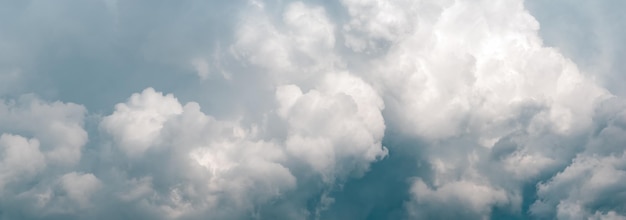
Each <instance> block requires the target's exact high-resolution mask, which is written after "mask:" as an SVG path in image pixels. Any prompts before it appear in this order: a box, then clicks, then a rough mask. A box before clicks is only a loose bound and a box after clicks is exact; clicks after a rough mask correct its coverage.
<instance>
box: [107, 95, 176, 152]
mask: <svg viewBox="0 0 626 220" xmlns="http://www.w3.org/2000/svg"><path fill="white" fill-rule="evenodd" d="M182 111H183V107H182V106H181V105H180V103H178V100H177V99H176V98H174V96H173V95H171V94H168V95H165V96H163V94H162V93H160V92H156V91H154V89H152V88H148V89H145V90H144V91H143V92H142V93H141V94H133V96H131V97H130V99H129V100H128V103H120V104H117V105H116V106H115V112H114V113H113V114H112V115H110V116H107V117H105V118H103V119H102V123H101V126H102V128H103V129H104V130H105V131H106V132H108V133H110V134H111V135H112V136H113V138H114V139H115V140H116V142H117V143H118V144H119V145H118V146H119V147H120V148H121V149H122V150H123V151H124V152H125V153H126V154H127V155H129V156H131V157H136V156H140V155H141V154H142V153H143V152H144V151H146V150H147V149H148V148H149V147H151V146H153V145H155V144H158V142H159V141H160V140H159V135H160V132H161V128H162V127H163V123H165V121H167V119H168V118H170V117H173V116H176V115H179V114H181V113H182Z"/></svg>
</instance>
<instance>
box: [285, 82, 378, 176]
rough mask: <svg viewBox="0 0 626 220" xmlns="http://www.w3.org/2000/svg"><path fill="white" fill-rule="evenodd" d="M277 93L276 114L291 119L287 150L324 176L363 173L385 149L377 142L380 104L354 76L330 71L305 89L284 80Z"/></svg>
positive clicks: (366, 86)
mask: <svg viewBox="0 0 626 220" xmlns="http://www.w3.org/2000/svg"><path fill="white" fill-rule="evenodd" d="M276 96H277V100H278V102H279V115H280V116H281V117H282V118H284V119H285V120H286V121H287V122H288V125H289V127H288V132H289V136H288V137H287V140H286V147H287V150H288V151H289V152H290V153H291V154H293V155H295V156H296V157H298V158H302V159H303V160H304V161H307V163H308V164H309V165H311V166H312V167H313V169H314V170H316V171H317V172H319V173H321V174H323V175H324V176H325V178H332V177H333V176H334V175H337V173H338V174H339V175H345V174H341V173H350V172H351V170H353V169H356V171H357V172H359V173H360V174H359V175H361V174H362V173H363V172H364V171H367V169H368V167H369V163H371V162H373V161H376V160H377V159H379V158H382V157H385V156H386V155H387V149H386V148H384V147H382V146H381V141H382V137H383V133H384V129H385V124H384V120H383V118H382V115H381V113H380V111H381V110H382V109H383V108H384V104H383V102H382V99H381V98H380V97H378V94H377V93H376V91H374V89H373V88H372V87H370V86H369V85H368V84H367V83H365V82H363V81H362V80H360V79H359V78H358V77H355V76H352V75H350V74H348V73H338V74H329V75H327V76H326V77H325V79H324V80H323V83H322V85H320V86H319V88H317V89H314V90H311V91H309V92H307V93H303V92H302V91H301V89H300V88H299V87H297V86H295V85H286V86H281V87H279V88H278V90H277V91H276ZM341 163H347V164H341ZM345 166H347V167H345Z"/></svg>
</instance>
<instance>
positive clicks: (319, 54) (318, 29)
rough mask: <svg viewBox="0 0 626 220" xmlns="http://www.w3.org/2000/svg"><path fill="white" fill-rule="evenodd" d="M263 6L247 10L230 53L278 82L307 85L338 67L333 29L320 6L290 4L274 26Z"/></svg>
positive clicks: (299, 3) (300, 3)
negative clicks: (325, 72)
mask: <svg viewBox="0 0 626 220" xmlns="http://www.w3.org/2000/svg"><path fill="white" fill-rule="evenodd" d="M263 9H264V6H263V4H262V3H260V5H254V6H252V7H250V9H249V11H247V12H248V13H249V14H250V15H249V16H246V17H244V18H243V21H242V25H241V26H240V27H239V28H238V29H237V30H236V35H235V39H236V40H235V42H234V44H233V45H232V46H231V48H230V49H231V51H232V52H233V54H234V55H235V56H236V57H237V58H239V59H242V60H244V61H246V62H249V63H250V64H253V65H255V66H257V67H259V68H261V69H264V70H265V71H267V72H268V73H269V74H270V75H271V76H273V78H274V79H275V81H276V82H278V83H293V82H297V83H307V80H308V81H314V79H315V78H317V77H316V75H317V74H320V73H322V72H324V71H327V70H329V69H332V68H333V67H334V66H337V65H339V66H341V62H340V61H339V60H338V58H337V57H336V56H335V55H334V53H333V51H334V48H335V26H334V24H333V23H332V22H331V21H330V20H329V19H328V18H327V16H326V13H325V11H324V9H323V8H321V7H319V6H318V7H314V6H307V5H305V4H304V3H302V2H293V3H289V4H288V5H287V6H286V7H285V12H284V14H282V17H281V18H282V19H280V20H281V21H282V22H280V23H278V22H277V23H273V22H272V17H271V16H270V15H268V14H267V13H266V12H265V10H263Z"/></svg>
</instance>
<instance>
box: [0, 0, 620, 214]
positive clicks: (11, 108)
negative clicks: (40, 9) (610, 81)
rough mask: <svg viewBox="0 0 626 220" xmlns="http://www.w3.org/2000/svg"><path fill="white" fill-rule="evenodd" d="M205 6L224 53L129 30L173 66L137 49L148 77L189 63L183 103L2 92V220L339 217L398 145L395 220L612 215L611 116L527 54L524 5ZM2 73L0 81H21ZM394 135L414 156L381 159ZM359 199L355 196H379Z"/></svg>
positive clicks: (616, 148)
mask: <svg viewBox="0 0 626 220" xmlns="http://www.w3.org/2000/svg"><path fill="white" fill-rule="evenodd" d="M111 2H113V3H111ZM190 4H191V3H190ZM220 4H222V3H220ZM103 5H104V6H107V7H105V8H106V10H107V13H104V15H102V16H104V17H105V18H104V19H103V20H107V19H112V20H115V25H113V26H114V27H119V28H120V30H119V31H120V32H124V31H129V30H128V29H129V27H128V26H120V24H119V20H120V19H121V20H124V19H128V18H127V17H124V16H128V15H125V14H124V13H127V12H125V11H124V10H125V9H128V10H131V9H136V8H133V7H138V6H137V5H134V4H132V3H123V2H117V1H106V4H103ZM191 5H194V6H197V5H201V3H198V2H194V3H193V4H191ZM220 6H221V7H224V8H225V9H229V10H230V9H232V10H234V9H233V8H237V10H235V11H237V16H235V18H234V19H235V20H234V21H230V20H229V21H224V23H223V24H220V25H223V26H224V27H225V26H228V25H230V26H229V28H230V29H228V31H230V32H229V33H224V34H225V35H227V37H225V38H227V39H228V40H224V39H222V38H219V37H217V34H215V33H213V35H216V36H214V38H211V39H209V40H207V41H210V43H206V44H210V45H212V46H210V49H207V48H201V47H200V46H198V48H195V46H189V47H187V46H186V45H187V44H185V43H178V44H174V43H171V42H169V41H168V42H164V43H163V45H161V46H162V47H161V46H158V47H157V46H154V44H158V43H155V42H158V39H160V37H161V36H162V35H159V33H161V32H167V31H165V30H167V29H166V28H163V29H164V30H160V29H158V28H154V27H153V26H154V23H153V21H143V22H144V23H141V22H142V21H137V22H138V24H142V25H143V26H146V27H147V28H153V29H150V30H151V31H154V33H153V34H152V35H148V36H150V37H149V39H151V41H150V43H146V44H143V45H144V46H146V45H148V46H150V45H153V46H152V47H155V48H152V49H145V48H144V49H145V50H144V51H142V53H146V51H148V52H150V51H152V52H155V53H164V54H167V53H168V52H171V54H170V55H171V56H172V58H171V60H170V58H164V59H161V58H160V55H146V54H143V55H142V56H144V59H147V60H149V62H156V63H158V64H155V66H157V65H160V66H157V67H151V68H147V70H150V71H154V70H155V69H158V68H164V66H167V68H170V65H174V66H176V65H178V63H179V61H180V60H185V59H187V58H189V59H188V60H187V61H188V62H186V63H185V65H186V66H185V68H181V69H184V70H180V71H190V68H189V65H191V67H192V68H191V70H193V71H195V72H196V74H197V76H196V77H197V78H198V79H200V80H198V81H199V82H195V83H193V85H190V86H189V88H185V89H178V90H177V91H174V92H173V93H163V92H160V91H157V90H156V89H154V88H153V86H151V85H150V83H144V82H156V81H149V80H148V81H142V83H137V85H141V88H140V89H137V87H136V85H135V86H134V87H133V89H135V90H134V91H139V90H142V89H143V91H142V92H138V93H134V94H132V95H130V97H129V98H128V99H127V100H126V101H123V102H120V101H121V100H117V101H116V102H120V103H117V104H116V105H114V106H113V107H110V108H108V109H105V110H98V109H96V110H92V109H90V113H88V112H87V108H86V107H84V106H82V105H78V104H74V103H69V102H60V101H57V102H47V101H44V100H45V99H46V98H38V97H37V96H35V95H22V96H20V97H19V98H4V97H3V99H1V100H0V134H1V136H0V198H1V199H0V219H5V218H9V219H10V218H15V217H16V216H22V217H24V218H34V219H40V218H44V219H47V218H51V219H56V218H76V219H80V218H83V219H84V218H88V219H90V218H91V219H93V218H96V219H98V218H99V217H98V216H101V215H102V214H105V213H110V212H111V211H112V210H117V211H116V213H119V215H116V216H117V217H119V218H148V219H207V218H208V219H241V218H244V219H247V218H256V219H268V218H269V219H273V218H278V219H281V218H287V219H309V218H318V219H323V218H328V219H334V218H341V216H338V215H336V216H333V215H332V213H334V212H332V210H333V209H341V208H342V207H341V205H346V204H343V203H340V201H339V200H337V201H336V200H335V198H334V196H335V195H337V194H341V193H342V192H344V190H345V191H348V190H347V189H345V188H344V187H349V186H351V185H350V184H351V183H353V182H358V181H360V179H364V180H367V179H368V178H367V175H368V172H370V170H371V169H374V168H373V167H374V166H375V165H376V163H382V162H384V161H385V160H396V159H397V158H396V157H393V156H394V153H396V152H401V151H400V149H410V150H409V151H410V152H417V153H415V155H416V156H415V158H412V159H411V160H410V161H411V162H410V163H409V164H402V166H405V167H404V168H403V169H407V168H406V167H409V168H408V169H410V170H402V169H401V168H400V167H398V169H394V170H388V171H382V172H383V173H386V172H389V173H396V172H397V173H402V172H406V173H410V174H403V175H400V176H403V177H404V179H401V180H389V181H390V184H391V181H400V182H405V183H406V182H408V186H407V187H405V188H399V189H397V190H404V191H403V192H402V194H403V195H405V196H403V197H402V198H400V199H399V200H402V201H391V202H389V203H394V202H395V203H398V204H402V205H401V206H402V207H400V209H401V212H402V214H400V215H397V214H396V215H395V216H396V217H397V216H400V217H402V218H407V219H438V218H449V219H452V218H466V219H490V218H498V217H499V218H504V217H502V216H505V217H506V216H508V217H517V218H537V219H554V218H556V219H624V218H626V217H625V216H626V207H625V206H624V204H626V197H625V196H624V195H623V194H624V192H626V188H625V187H624V186H623V184H622V183H623V182H624V181H626V172H625V171H624V169H625V167H626V158H625V157H624V150H625V148H624V146H623V143H625V141H626V139H624V137H626V136H625V135H624V134H626V114H624V112H626V111H624V109H625V107H626V104H625V103H626V102H625V101H624V100H623V97H618V96H616V95H613V94H611V93H610V92H609V91H607V90H606V89H605V88H603V87H602V86H600V85H599V84H597V83H596V82H595V80H596V79H595V78H594V77H593V75H592V74H593V73H583V72H581V71H580V70H579V69H578V67H577V65H576V64H575V63H574V62H573V61H571V60H569V59H568V58H566V57H565V56H563V55H562V54H561V53H560V52H559V50H557V49H555V48H550V47H546V46H544V44H543V42H542V39H541V38H540V36H539V33H538V32H539V26H540V24H539V22H538V21H537V20H535V18H534V17H533V16H532V15H531V14H530V12H528V11H527V10H526V8H525V5H524V2H523V1H522V0H506V1H497V2H494V1H470V0H457V1H428V0H419V1H405V0H397V1H382V0H366V1H354V0H343V1H341V2H339V3H336V4H330V3H329V4H321V3H319V2H309V1H306V2H300V1H289V2H282V1H247V2H243V3H232V5H231V4H230V3H229V4H225V5H220ZM33 7H34V6H33ZM159 7H165V6H163V5H160V6H159ZM185 7H186V6H185ZM185 7H183V6H180V8H179V9H180V10H181V11H185V13H183V14H185V15H180V16H172V17H167V19H171V21H169V20H168V22H171V23H172V24H179V26H176V27H170V26H169V23H168V26H167V27H168V28H173V31H172V32H173V33H176V32H177V31H178V32H180V35H185V33H196V32H194V31H195V28H197V27H195V26H194V25H190V26H193V28H190V29H194V31H192V30H188V29H186V28H184V27H185V24H186V23H185V22H189V21H191V20H193V21H197V22H200V21H203V22H207V24H209V23H210V24H212V23H211V22H209V20H211V19H212V18H204V17H203V16H205V14H206V13H200V15H198V14H195V13H197V12H196V11H195V10H192V9H188V8H185ZM183 9H184V10H183ZM33 10H34V9H33ZM159 10H163V9H162V8H159ZM141 13H147V12H143V11H142V12H141ZM177 13H182V12H177ZM205 19H206V20H205ZM159 22H160V21H156V23H159ZM203 24H205V23H203ZM142 25H137V26H132V27H133V28H139V29H141V28H142V27H143V26H142ZM151 25H152V26H151ZM156 26H158V25H156ZM199 26H200V25H199ZM122 27H124V28H127V29H123V28H122ZM220 27H222V26H220ZM133 28H130V29H133ZM70 29H71V28H70ZM122 29H123V30H122ZM116 30H117V29H116ZM224 30H227V28H224ZM169 31H171V30H169ZM148 32H149V31H148ZM115 33H118V32H115ZM168 33H170V32H168ZM163 34H165V33H163ZM140 35H141V34H136V35H133V34H129V35H119V36H118V35H115V34H111V36H112V37H111V38H112V39H109V40H112V42H114V41H115V40H114V39H135V37H136V36H140ZM163 36H171V37H173V38H176V37H179V35H177V34H171V35H167V34H165V35H163ZM124 37H126V38H124ZM107 39H108V38H107ZM190 39H191V38H190ZM193 40H195V39H193ZM3 41H6V39H3V38H1V37H0V45H3V44H2V43H3ZM16 45H17V46H16V47H18V48H19V47H22V45H21V44H16ZM214 45H218V46H214ZM119 47H121V46H119V45H118V48H119ZM68 48H69V49H66V50H68V51H71V50H72V48H71V47H68ZM172 48H176V49H172ZM202 50H206V51H202ZM33 51H35V52H36V51H37V50H33ZM60 51H61V52H59V54H61V53H63V51H64V50H60ZM107 51H108V50H107ZM163 51H166V52H163ZM181 51H182V52H181ZM109 52H110V51H109ZM105 54H106V53H105ZM103 56H104V55H103ZM1 57H3V56H0V58H1ZM24 57H28V56H24ZM125 58H127V59H136V58H133V57H132V56H128V57H125ZM24 59H25V58H24ZM163 60H166V61H165V63H166V64H162V63H160V62H162V61H163ZM84 62H91V61H90V60H88V59H85V60H84ZM20 63H29V62H26V61H24V62H20ZM172 63H174V64H172ZM1 65H3V63H0V67H4V66H1ZM124 65H130V64H124ZM120 66H123V65H120ZM11 68H14V67H11ZM77 68H78V67H77ZM167 68H165V69H167ZM171 68H174V69H176V68H179V66H177V67H171ZM19 69H20V71H18V72H16V71H11V72H10V75H6V76H4V75H0V79H8V78H7V77H11V79H13V78H15V79H20V80H26V79H28V77H26V76H27V75H24V76H22V75H20V74H21V73H22V72H28V68H19ZM78 69H80V68H78ZM122 69H123V68H122ZM136 69H137V70H143V71H145V70H146V69H141V68H139V67H136ZM167 70H170V69H167ZM0 71H4V70H3V69H2V68H0ZM177 71H178V70H177ZM216 73H221V74H222V76H223V78H220V77H212V76H213V75H214V74H216ZM158 76H160V75H157V74H155V75H154V77H155V78H158ZM185 76H191V75H185ZM130 77H131V76H129V78H130ZM132 77H136V76H134V75H133V76H132ZM142 77H144V78H150V77H152V76H150V77H145V76H142ZM165 80H167V79H165ZM20 82H21V81H20ZM169 83H170V82H167V83H166V84H169ZM171 83H172V84H175V83H178V81H172V82H171ZM146 84H147V85H148V86H146ZM157 84H158V83H157ZM0 85H4V83H2V82H0ZM133 85H134V84H133ZM146 87H147V88H146ZM154 87H155V88H158V87H157V86H154ZM167 90H168V89H165V90H163V91H167ZM207 91H209V92H207ZM216 91H217V92H216ZM227 91H235V92H232V94H231V93H229V92H227ZM1 94H10V93H9V92H7V91H5V90H3V89H0V95H1ZM179 94H180V95H179ZM190 94H200V95H190ZM7 97H10V96H9V95H7ZM44 97H46V96H44ZM103 97H104V96H103ZM190 97H191V98H190ZM190 99H191V100H193V101H190ZM194 99H197V100H194ZM181 100H184V101H181ZM207 100H209V101H207ZM221 103H230V104H228V105H227V104H224V105H222V104H221ZM232 103H235V104H232ZM251 103H253V104H251ZM254 103H256V105H254ZM201 106H202V108H201ZM233 106H235V107H237V108H240V107H242V106H243V108H253V109H247V110H245V111H242V110H240V109H236V108H234V109H230V107H233ZM252 106H253V107H252ZM224 109H225V110H224ZM213 111H215V113H213ZM97 112H106V113H97ZM223 112H227V113H223ZM386 132H387V133H386ZM389 133H392V135H387V134H389ZM94 137H95V138H94ZM398 137H400V139H403V140H404V139H406V140H411V141H412V142H411V143H408V144H406V145H408V146H396V145H394V144H396V143H404V142H399V141H394V140H390V138H398ZM383 143H385V144H383ZM387 143H391V144H387ZM383 145H384V146H383ZM396 149H398V150H397V151H396ZM424 167H425V168H424ZM379 169H382V168H379ZM415 170H420V172H414V171H415ZM424 170H426V171H424ZM382 181H386V180H382ZM357 184H364V186H361V187H364V189H367V190H366V191H367V192H368V193H371V194H376V191H377V188H376V187H379V186H374V185H371V186H370V185H367V184H366V183H357ZM338 198H341V196H338ZM607 198H610V199H607ZM368 202H369V203H366V202H363V203H362V204H371V203H376V202H377V201H368ZM382 202H388V201H381V203H382ZM335 203H337V204H335ZM25 204H31V206H32V211H27V210H26V208H24V207H25V206H24V205H25ZM359 204H361V203H359ZM349 206H358V205H354V204H350V205H346V207H349ZM365 209H368V210H375V209H374V208H371V207H367V208H364V210H365ZM372 212H375V211H372ZM329 213H330V214H329ZM374 214H376V213H374ZM374 214H372V215H374ZM389 216H392V215H391V214H389V215H388V216H387V218H394V217H389ZM343 217H344V218H345V216H343Z"/></svg>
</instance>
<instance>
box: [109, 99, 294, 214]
mask: <svg viewBox="0 0 626 220" xmlns="http://www.w3.org/2000/svg"><path fill="white" fill-rule="evenodd" d="M131 109H132V110H131ZM101 126H102V127H103V128H104V131H106V132H107V133H109V134H110V135H111V136H112V137H113V139H114V140H115V142H114V145H115V146H116V147H117V148H119V149H120V150H121V152H123V153H125V154H129V153H130V154H129V156H132V157H131V161H133V163H136V164H142V163H145V164H149V166H153V167H152V168H149V169H148V170H142V171H141V172H142V173H141V175H142V176H141V177H140V178H139V179H135V178H133V179H128V180H126V181H127V183H128V184H129V188H128V193H123V194H121V196H120V198H121V199H123V200H127V201H129V200H132V201H141V200H146V199H147V200H148V201H151V202H150V203H153V204H154V205H151V206H152V207H151V208H152V209H154V210H157V211H158V212H160V213H163V214H164V215H165V216H168V217H169V218H188V217H191V216H196V217H197V215H201V214H206V213H215V218H220V217H219V216H222V217H224V216H231V217H232V216H233V215H234V216H236V215H237V214H239V215H243V214H245V213H248V212H251V211H252V210H253V208H254V206H255V205H256V204H258V203H263V202H266V201H268V200H269V199H271V198H275V197H276V196H279V195H280V194H281V193H284V191H286V190H289V189H291V188H293V187H294V185H295V183H296V180H295V178H294V177H293V176H292V174H291V173H290V171H289V170H288V169H287V168H286V167H284V166H283V165H282V164H281V162H282V161H284V160H285V155H284V152H282V151H281V150H280V149H279V148H278V146H276V144H274V143H272V142H266V141H263V140H261V139H259V138H257V137H256V134H255V132H256V131H255V128H254V127H253V128H250V129H245V128H243V127H241V126H240V125H238V124H237V123H236V122H229V121H218V120H216V119H214V118H213V117H211V116H207V115H205V114H204V113H202V112H201V111H200V107H199V105H198V104H197V103H193V102H192V103H187V104H185V105H184V106H182V105H181V104H180V103H179V102H178V100H177V99H176V98H174V97H173V95H172V94H167V95H163V94H162V93H160V92H155V91H154V90H153V89H152V88H148V89H146V90H144V91H143V92H142V93H139V94H134V95H133V96H131V98H130V99H129V100H128V102H127V103H120V104H118V105H117V107H116V111H115V112H113V114H111V115H110V116H107V117H105V118H104V119H103V120H102V122H101ZM138 129H141V130H138ZM134 132H139V133H134ZM133 138H134V139H133ZM132 148H138V149H139V150H133V149H132ZM136 153H143V154H144V155H143V157H138V156H137V155H136ZM148 155H149V156H148ZM154 158H161V162H160V163H154V162H152V161H153V160H154ZM155 182H156V183H160V184H166V185H167V187H166V189H164V190H158V189H155V188H154V187H153V185H154V184H155ZM155 195H156V196H155ZM225 207H231V208H230V209H232V210H224V208H225ZM220 213H221V214H220Z"/></svg>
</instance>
